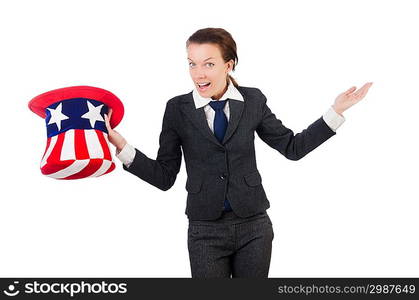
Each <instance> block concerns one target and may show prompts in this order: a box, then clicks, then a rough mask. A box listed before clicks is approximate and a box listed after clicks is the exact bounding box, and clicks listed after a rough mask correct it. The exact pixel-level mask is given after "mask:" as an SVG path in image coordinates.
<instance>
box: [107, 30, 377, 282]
mask: <svg viewBox="0 0 419 300" xmlns="http://www.w3.org/2000/svg"><path fill="white" fill-rule="evenodd" d="M186 49H187V55H188V57H187V59H188V62H189V72H190V76H191V78H192V81H193V84H194V89H193V90H192V91H191V92H189V93H187V94H183V95H179V96H176V97H174V98H172V99H170V100H169V101H168V102H167V104H166V110H165V113H164V117H163V125H162V131H161V134H160V140H159V143H160V147H159V150H158V154H157V158H156V159H155V160H154V159H151V158H148V157H147V156H146V155H145V154H143V153H142V152H141V151H140V150H138V149H137V148H134V147H133V146H131V145H130V144H128V143H127V141H126V140H125V139H124V138H123V136H122V135H121V134H119V133H118V132H117V131H115V130H113V129H112V128H111V127H110V125H109V119H110V118H111V116H112V111H109V113H108V115H107V116H105V122H106V126H107V130H108V138H109V141H110V142H111V143H112V144H113V145H114V146H115V147H116V156H117V157H118V158H119V159H120V160H121V161H122V163H123V169H124V170H126V171H128V172H130V173H132V174H134V175H136V176H138V177H139V178H141V179H142V180H144V181H146V182H148V183H150V184H152V185H154V186H156V187H157V188H159V189H161V190H165V191H166V190H168V189H169V188H170V187H172V186H173V184H174V182H175V180H176V176H177V174H178V172H179V170H180V166H181V159H182V151H181V149H182V150H183V154H184V158H185V165H186V171H187V176H188V178H187V182H186V190H187V191H188V197H187V205H186V211H185V213H186V214H187V216H188V219H189V228H188V250H189V258H190V266H191V273H192V277H206V278H208V277H230V276H232V277H267V276H268V272H269V266H270V259H271V249H272V240H273V238H274V232H273V229H272V222H271V220H270V218H269V216H268V214H267V213H266V210H267V209H268V208H269V201H268V199H267V197H266V194H265V191H264V189H263V186H262V178H261V176H260V173H259V171H258V169H257V166H256V158H255V149H254V133H255V132H256V133H257V134H258V136H259V137H260V138H261V139H262V140H263V141H264V142H266V143H267V144H268V145H269V146H271V147H272V148H274V149H276V150H278V151H279V152H280V153H281V154H282V155H284V156H285V157H287V158H288V159H292V160H298V159H300V158H302V157H304V156H305V155H306V154H307V153H309V152H310V151H312V150H313V149H315V148H316V147H318V146H319V145H320V144H322V143H323V142H325V141H326V140H327V139H329V138H330V137H332V136H333V135H334V134H336V129H337V128H338V127H339V126H340V125H341V124H342V123H343V121H344V117H343V116H342V113H343V112H344V111H345V110H346V109H348V108H349V107H351V106H352V105H354V104H355V103H357V102H358V101H360V100H361V99H362V98H364V96H365V95H366V93H367V91H368V89H369V87H370V86H371V84H372V83H367V84H365V85H364V86H363V87H361V88H360V89H359V90H356V88H355V87H351V88H350V89H348V90H347V91H345V92H343V93H341V94H339V95H338V97H337V98H336V100H335V102H334V104H333V105H332V106H331V107H330V108H329V109H328V110H327V112H326V113H325V114H324V115H323V116H322V117H320V118H319V119H317V120H316V121H315V122H314V123H312V124H311V125H310V126H309V127H308V128H307V129H305V130H303V131H302V132H301V133H298V134H296V135H294V133H293V132H292V130H290V129H288V128H287V127H285V126H284V125H283V124H282V122H281V121H280V120H279V119H277V118H276V117H275V115H274V114H273V113H272V112H271V110H270V109H269V107H268V106H267V104H266V102H267V99H266V97H265V96H264V94H263V93H262V92H261V91H260V90H259V89H257V88H253V87H244V86H239V85H238V84H237V82H236V81H235V80H234V79H233V77H232V76H231V75H230V74H229V73H230V72H231V71H234V69H235V66H236V64H237V62H238V57H237V51H236V43H235V42H234V40H233V38H232V36H231V35H230V34H229V33H228V32H227V31H225V30H224V29H221V28H205V29H201V30H198V31H196V32H195V33H194V34H193V35H192V36H190V37H189V39H188V40H187V42H186Z"/></svg>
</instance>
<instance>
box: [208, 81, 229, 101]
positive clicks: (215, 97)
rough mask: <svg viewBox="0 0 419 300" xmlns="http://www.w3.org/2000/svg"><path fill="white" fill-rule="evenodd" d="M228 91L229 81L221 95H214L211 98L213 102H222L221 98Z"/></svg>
mask: <svg viewBox="0 0 419 300" xmlns="http://www.w3.org/2000/svg"><path fill="white" fill-rule="evenodd" d="M227 89H228V81H227V83H226V85H225V86H224V88H223V90H222V91H221V93H218V94H217V95H214V96H212V97H211V99H212V100H220V98H221V97H222V96H223V95H224V94H225V92H226V91H227Z"/></svg>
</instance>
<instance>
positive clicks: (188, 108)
mask: <svg viewBox="0 0 419 300" xmlns="http://www.w3.org/2000/svg"><path fill="white" fill-rule="evenodd" d="M242 94H243V93H242ZM243 98H244V96H243ZM245 101H246V99H245ZM228 104H229V108H230V119H229V121H228V125H227V129H226V133H225V136H224V139H223V142H222V143H220V142H219V141H218V140H217V138H216V137H215V135H214V133H213V132H212V131H211V129H210V128H209V126H208V122H207V118H206V116H205V111H204V107H200V108H198V109H196V108H195V104H194V101H193V96H192V92H190V93H188V94H187V95H186V97H185V98H183V101H182V105H181V110H182V111H183V112H184V114H185V115H186V117H187V118H188V119H189V120H190V121H191V122H192V123H193V124H194V125H195V127H196V128H197V129H198V130H199V131H200V132H201V133H202V135H203V136H204V137H205V138H207V139H209V140H210V141H211V142H213V143H215V144H217V145H220V146H222V145H224V144H225V143H226V142H227V141H228V139H229V138H230V137H231V136H232V135H233V133H234V131H235V130H236V128H237V126H238V125H239V121H240V119H241V117H242V113H243V107H244V102H242V101H238V100H234V99H228Z"/></svg>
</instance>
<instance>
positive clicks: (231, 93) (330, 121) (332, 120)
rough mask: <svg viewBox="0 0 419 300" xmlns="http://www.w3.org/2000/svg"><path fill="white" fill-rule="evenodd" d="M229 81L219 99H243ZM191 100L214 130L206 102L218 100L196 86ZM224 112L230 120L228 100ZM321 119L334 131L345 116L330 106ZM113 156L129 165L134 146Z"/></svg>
mask: <svg viewBox="0 0 419 300" xmlns="http://www.w3.org/2000/svg"><path fill="white" fill-rule="evenodd" d="M230 83H231V81H230V80H229V83H228V87H227V91H226V92H225V93H224V95H223V96H222V97H221V98H220V99H219V100H226V99H227V98H230V99H234V100H238V101H244V99H243V96H242V94H240V92H239V91H238V90H237V88H236V87H235V86H234V84H230ZM192 95H193V100H194V102H195V108H196V109H198V108H201V107H204V111H205V115H206V118H207V122H208V126H209V128H210V129H211V131H212V132H214V118H215V111H214V109H212V107H211V106H210V105H209V104H208V103H209V102H210V101H218V100H213V99H211V98H204V97H202V96H201V95H200V94H199V93H198V91H197V89H196V87H195V88H194V90H193V92H192ZM224 113H225V115H226V117H227V120H230V108H229V105H228V101H227V102H226V104H225V106H224ZM323 120H324V121H325V122H326V124H327V125H328V126H329V127H330V128H331V129H332V130H333V131H334V132H336V130H337V129H338V128H339V126H340V125H342V124H343V122H345V117H344V116H342V115H340V114H338V113H337V112H336V111H335V110H334V109H333V107H332V106H330V107H329V109H328V110H327V111H326V112H325V113H324V114H323ZM115 156H116V157H117V158H118V159H119V160H120V161H121V162H122V163H123V164H124V165H125V166H127V167H129V166H130V164H131V163H132V161H133V160H134V157H135V148H134V147H133V146H132V145H130V144H128V143H127V144H126V145H125V146H124V148H122V150H121V152H119V153H118V151H116V154H115Z"/></svg>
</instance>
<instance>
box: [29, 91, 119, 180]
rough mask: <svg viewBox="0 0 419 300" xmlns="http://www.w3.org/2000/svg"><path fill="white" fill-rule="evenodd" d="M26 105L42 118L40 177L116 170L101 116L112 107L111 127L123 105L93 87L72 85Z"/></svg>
mask: <svg viewBox="0 0 419 300" xmlns="http://www.w3.org/2000/svg"><path fill="white" fill-rule="evenodd" d="M28 106H29V109H30V110H31V111H33V112H34V113H36V114H37V115H39V116H40V117H42V118H44V119H45V124H46V129H47V145H46V148H45V151H44V155H43V157H42V160H41V165H40V168H41V172H42V174H44V175H46V176H48V177H52V178H56V179H80V178H86V177H99V176H101V175H104V174H107V173H109V172H112V171H113V170H114V169H115V163H114V161H113V159H112V155H111V152H110V150H109V141H108V130H107V128H106V125H105V117H104V115H105V114H107V113H108V110H109V108H112V116H111V120H110V125H111V128H114V127H116V126H117V125H118V124H119V122H121V120H122V117H123V115H124V106H123V104H122V102H121V100H119V98H118V97H116V96H115V95H114V94H112V93H111V92H109V91H107V90H104V89H101V88H97V87H92V86H71V87H65V88H60V89H56V90H52V91H49V92H46V93H43V94H41V95H38V96H36V97H35V98H33V99H32V100H31V101H29V103H28Z"/></svg>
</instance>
